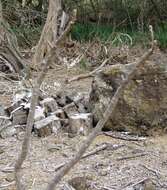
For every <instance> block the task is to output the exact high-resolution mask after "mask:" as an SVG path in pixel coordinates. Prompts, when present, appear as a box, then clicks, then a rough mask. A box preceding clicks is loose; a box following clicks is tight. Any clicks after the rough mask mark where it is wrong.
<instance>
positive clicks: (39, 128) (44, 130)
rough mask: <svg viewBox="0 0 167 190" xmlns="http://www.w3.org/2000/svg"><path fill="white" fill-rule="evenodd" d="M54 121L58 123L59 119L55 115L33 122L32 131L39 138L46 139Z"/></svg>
mask: <svg viewBox="0 0 167 190" xmlns="http://www.w3.org/2000/svg"><path fill="white" fill-rule="evenodd" d="M55 121H59V118H58V117H56V116H55V115H51V116H48V117H46V118H44V119H42V120H40V121H37V122H35V123H34V130H35V132H36V133H37V134H38V136H39V137H46V136H48V135H51V133H52V129H53V127H54V123H55ZM59 122H60V121H59ZM59 127H60V126H59Z"/></svg>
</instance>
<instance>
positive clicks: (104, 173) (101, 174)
mask: <svg viewBox="0 0 167 190" xmlns="http://www.w3.org/2000/svg"><path fill="white" fill-rule="evenodd" d="M107 174H108V172H107V170H101V171H100V172H99V175H100V176H107Z"/></svg>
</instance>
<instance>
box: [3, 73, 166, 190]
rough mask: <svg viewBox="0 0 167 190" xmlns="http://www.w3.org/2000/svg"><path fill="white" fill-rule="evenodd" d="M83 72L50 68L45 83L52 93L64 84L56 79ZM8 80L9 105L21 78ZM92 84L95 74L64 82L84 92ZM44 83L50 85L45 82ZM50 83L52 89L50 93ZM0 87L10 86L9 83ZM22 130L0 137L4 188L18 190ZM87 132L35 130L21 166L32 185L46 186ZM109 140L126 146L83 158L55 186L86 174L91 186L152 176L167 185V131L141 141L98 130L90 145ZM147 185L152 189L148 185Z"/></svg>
mask: <svg viewBox="0 0 167 190" xmlns="http://www.w3.org/2000/svg"><path fill="white" fill-rule="evenodd" d="M78 73H80V71H78V70H76V69H74V70H73V71H70V72H69V71H67V70H66V69H64V70H59V71H55V70H51V71H50V72H49V74H48V75H47V78H46V80H45V84H46V83H47V84H49V85H50V86H51V87H50V88H49V89H50V91H51V93H55V91H57V90H59V89H60V87H59V85H57V83H59V82H60V83H61V82H63V81H64V79H65V76H68V77H71V76H73V75H74V74H75V75H76V74H78ZM1 83H2V82H1ZM5 83H6V86H7V87H8V88H9V86H10V88H9V90H7V89H8V88H5V89H6V93H5V95H4V93H3V95H1V96H0V103H1V104H3V105H8V104H10V101H11V97H12V93H13V91H14V89H16V88H15V87H17V86H18V84H13V82H10V81H8V82H7V81H5ZM90 85H91V79H86V80H84V81H80V82H78V81H77V82H74V83H72V84H71V85H69V86H63V89H64V90H67V89H69V90H73V89H74V88H75V89H77V91H79V92H86V93H87V92H88V91H89V89H90ZM44 86H45V85H44ZM1 87H2V86H1ZM43 88H44V90H45V88H46V86H45V87H43ZM47 89H48V87H47ZM49 89H48V90H47V92H48V93H50V91H49ZM0 90H1V92H3V91H5V90H4V87H2V89H0ZM45 91H46V90H45ZM1 94H2V93H1ZM23 135H24V132H20V133H19V135H17V136H14V137H10V138H6V139H0V189H5V190H15V185H14V179H13V173H12V171H13V165H14V163H15V160H16V158H17V156H18V153H19V151H20V148H21V143H22V139H23ZM85 138H86V137H80V136H77V137H75V138H69V137H68V135H67V134H66V133H65V132H63V131H61V132H60V133H59V134H58V135H57V136H54V135H52V136H49V137H46V138H39V137H36V136H35V135H34V134H33V135H32V143H31V148H30V152H29V156H28V158H27V160H26V162H25V163H24V165H23V170H22V177H23V180H24V182H25V184H26V185H27V189H30V190H42V189H46V186H47V184H48V183H49V181H50V180H51V179H53V177H54V175H55V173H56V172H55V168H56V167H57V166H58V165H59V164H61V163H62V162H66V161H68V160H69V159H70V158H71V157H72V156H73V155H74V154H75V153H76V152H77V150H78V149H79V147H80V144H81V143H82V142H83V141H84V139H85ZM104 143H111V144H113V145H124V146H123V147H121V148H119V149H117V150H112V149H107V150H103V151H100V152H99V153H97V154H94V155H92V156H90V157H88V158H85V159H83V160H81V161H80V162H79V163H78V164H77V165H76V166H75V167H74V168H73V169H72V170H71V172H70V173H69V174H68V175H67V176H65V178H64V179H63V180H62V181H61V183H60V184H59V186H58V187H57V188H56V189H68V188H67V187H66V184H67V181H68V180H69V179H72V178H73V177H85V179H87V181H88V183H89V189H92V190H96V189H97V190H98V189H99V190H135V189H136V190H142V186H140V187H139V186H138V185H142V183H140V182H142V181H143V180H144V181H145V179H147V178H148V179H150V180H151V181H152V183H153V184H154V185H155V187H156V189H157V190H166V189H167V148H166V147H167V135H164V136H154V137H146V139H145V140H143V141H138V142H135V141H125V140H119V139H115V138H112V137H107V136H105V135H99V136H98V137H97V138H96V139H95V140H94V142H93V143H92V145H91V147H90V148H89V150H88V151H91V150H94V149H95V148H97V147H98V146H101V145H102V144H104ZM78 189H80V190H82V189H81V188H78ZM143 189H144V188H143ZM145 190H153V189H146V188H145Z"/></svg>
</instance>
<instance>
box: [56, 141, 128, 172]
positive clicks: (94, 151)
mask: <svg viewBox="0 0 167 190" xmlns="http://www.w3.org/2000/svg"><path fill="white" fill-rule="evenodd" d="M124 146H125V145H123V144H122V145H115V146H114V145H112V144H110V143H105V144H103V145H101V146H99V147H97V148H96V149H95V150H92V151H90V152H88V153H86V154H84V155H83V156H82V157H81V159H85V158H88V157H89V156H92V155H94V154H97V153H99V152H100V151H103V150H106V149H109V150H112V151H114V150H117V149H119V148H122V147H124ZM66 163H67V162H63V163H61V164H60V165H58V166H57V167H56V168H55V171H58V170H59V169H60V168H62V167H64V166H65V164H66Z"/></svg>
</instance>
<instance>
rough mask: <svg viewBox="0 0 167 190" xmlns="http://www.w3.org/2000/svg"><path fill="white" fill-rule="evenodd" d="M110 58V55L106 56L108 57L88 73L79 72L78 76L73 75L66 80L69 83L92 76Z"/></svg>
mask: <svg viewBox="0 0 167 190" xmlns="http://www.w3.org/2000/svg"><path fill="white" fill-rule="evenodd" d="M110 59H111V57H110V58H108V59H105V60H104V61H103V63H102V64H101V65H100V66H99V67H98V68H96V69H95V70H93V71H91V72H90V73H87V74H81V75H79V76H76V77H73V78H71V79H69V80H67V82H68V83H70V82H74V81H78V80H81V79H86V78H90V77H94V75H95V74H97V73H98V72H99V71H100V70H101V69H102V68H103V67H104V66H105V65H106V64H107V62H108V61H109V60H110Z"/></svg>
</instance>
